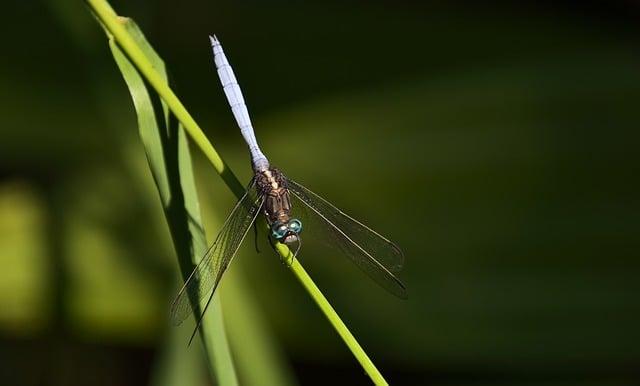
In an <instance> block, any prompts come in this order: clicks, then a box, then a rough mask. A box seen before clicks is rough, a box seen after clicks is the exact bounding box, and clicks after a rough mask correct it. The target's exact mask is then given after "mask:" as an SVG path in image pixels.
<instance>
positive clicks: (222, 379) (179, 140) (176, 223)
mask: <svg viewBox="0 0 640 386" xmlns="http://www.w3.org/2000/svg"><path fill="white" fill-rule="evenodd" d="M119 21H120V22H121V23H122V25H123V27H124V28H126V30H127V31H128V33H129V34H130V35H131V36H132V37H133V39H134V40H135V41H136V43H137V44H138V46H139V47H140V48H141V49H142V51H143V52H144V54H145V56H146V57H147V58H148V59H149V60H150V61H151V63H152V65H153V67H154V68H155V69H156V71H158V73H159V74H161V75H162V76H163V78H164V80H165V81H166V82H168V79H167V76H166V72H165V68H164V63H163V61H162V60H161V59H160V57H159V56H158V55H157V54H156V53H155V51H154V50H153V49H152V48H151V46H150V45H149V43H148V42H147V41H146V39H145V38H144V36H143V35H142V33H141V32H140V30H139V29H138V27H137V26H136V25H135V23H134V22H133V21H132V20H130V19H125V18H120V19H119ZM109 47H110V48H111V52H112V53H113V57H114V59H115V61H116V63H117V64H118V67H119V68H120V71H121V72H122V75H123V77H124V79H125V81H126V83H127V86H128V87H129V91H130V93H131V96H132V99H133V103H134V106H135V110H136V113H137V117H138V129H139V134H140V138H141V140H142V143H143V145H144V149H145V152H146V155H147V160H148V162H149V167H150V169H151V172H152V175H153V178H154V180H155V182H156V185H157V188H158V193H159V195H160V199H161V201H162V206H163V208H164V211H165V216H166V218H167V222H168V224H169V229H170V231H171V235H172V238H173V243H174V246H175V249H176V253H177V255H178V260H179V265H180V269H181V271H182V275H183V277H185V278H186V277H187V276H188V275H189V273H190V272H191V270H192V269H193V267H194V266H195V263H196V262H197V260H198V259H199V258H200V257H201V256H202V255H203V254H204V252H205V251H206V248H207V243H206V238H205V234H204V228H203V226H202V221H201V216H200V205H199V201H198V196H197V193H196V187H195V181H194V177H193V170H192V162H191V154H190V152H189V146H188V142H187V137H186V135H185V133H184V130H183V129H182V127H181V126H180V125H179V123H178V121H177V120H176V119H175V118H174V117H173V116H172V115H171V114H170V113H169V109H168V108H167V106H166V104H165V103H164V102H162V101H161V100H160V99H159V98H157V96H155V95H153V94H152V93H150V92H149V90H148V89H147V87H146V84H145V82H144V80H143V79H142V77H141V76H140V74H139V73H138V71H137V70H136V68H135V67H134V66H133V64H132V63H131V62H130V61H129V59H128V58H127V57H126V55H125V54H124V53H123V52H122V51H121V49H120V48H119V47H118V45H117V44H116V42H115V41H114V39H113V37H111V38H110V39H109ZM211 311H212V312H208V313H207V316H206V317H205V319H204V322H203V326H202V329H201V330H200V331H201V337H202V341H203V343H204V347H205V351H206V352H207V356H208V358H209V363H210V364H211V366H210V367H211V369H212V370H213V371H212V372H213V373H214V375H215V377H216V379H217V380H218V383H219V384H222V385H237V384H238V381H237V377H236V374H235V368H234V364H233V361H232V358H231V353H230V350H229V346H228V344H227V339H226V335H225V333H224V325H223V318H222V314H221V307H220V304H219V300H218V294H216V295H215V299H214V301H213V302H212V304H211ZM185 344H186V342H185Z"/></svg>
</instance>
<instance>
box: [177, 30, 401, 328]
mask: <svg viewBox="0 0 640 386" xmlns="http://www.w3.org/2000/svg"><path fill="white" fill-rule="evenodd" d="M210 39H211V46H212V48H213V56H214V61H215V65H216V68H217V72H218V76H219V78H220V82H221V83H222V88H223V90H224V93H225V95H226V98H227V101H228V102H229V105H230V106H231V110H232V112H233V115H234V117H235V119H236V122H237V124H238V126H239V127H240V132H241V134H242V136H243V137H244V139H245V141H246V143H247V145H248V147H249V152H250V155H251V164H252V167H253V171H254V176H253V178H252V179H251V181H250V182H249V184H248V186H247V188H246V191H245V193H244V195H243V196H242V198H240V200H239V201H238V202H237V204H236V205H235V207H234V208H233V210H232V211H231V213H230V214H229V216H228V217H227V219H226V220H225V222H224V224H223V225H222V228H221V229H220V232H219V233H218V235H217V236H216V238H215V240H214V241H213V243H212V244H211V245H210V247H209V248H208V250H207V252H206V253H205V255H204V256H203V257H202V259H201V260H200V261H199V263H198V264H197V266H196V267H195V268H194V270H193V272H192V273H191V274H190V276H189V277H188V278H187V280H186V281H185V283H184V286H183V287H182V288H181V289H180V291H179V293H178V295H177V297H176V299H175V300H174V302H173V304H172V306H171V319H172V321H173V323H174V324H176V325H179V324H181V323H182V322H183V321H184V320H185V319H186V318H188V317H189V316H190V315H191V314H192V313H193V312H194V308H193V307H192V305H195V304H197V305H201V304H202V303H205V300H206V304H205V305H204V307H199V309H201V310H202V311H201V312H200V315H199V318H198V320H197V324H196V331H197V329H198V327H199V325H200V323H201V321H202V317H203V316H204V313H205V311H206V309H207V307H208V305H209V302H210V301H211V299H212V297H213V293H214V292H215V290H216V288H217V287H218V284H219V283H220V280H221V279H222V277H223V275H224V273H225V271H226V270H227V268H228V267H229V264H230V263H231V261H232V260H233V258H234V256H235V255H236V253H237V251H238V249H239V248H240V245H241V244H242V241H243V240H244V239H245V237H246V235H247V233H248V231H249V229H250V228H251V227H252V226H253V225H254V223H255V222H256V219H257V218H258V216H260V215H261V214H262V215H263V216H264V217H265V219H266V222H267V224H268V225H269V238H270V241H272V245H274V244H273V242H279V243H284V244H286V245H287V246H289V247H290V248H292V250H293V248H295V252H294V254H293V256H294V258H295V256H297V254H298V252H299V250H300V247H301V245H302V230H303V228H304V229H305V233H310V234H312V235H318V237H322V238H324V239H325V240H327V241H328V244H330V245H334V246H337V247H338V248H339V249H340V250H341V251H342V252H343V253H344V254H345V255H346V256H347V257H348V258H349V259H350V260H351V261H352V262H353V263H355V265H356V266H358V267H359V268H360V269H361V270H362V271H363V272H364V273H366V274H367V275H368V276H369V277H371V278H372V279H373V280H374V281H375V282H376V283H378V284H379V285H380V286H382V287H383V288H384V289H386V290H387V291H389V292H390V293H392V294H393V295H396V296H397V297H399V298H402V299H406V298H407V291H406V288H405V286H404V284H402V282H401V281H400V280H399V279H398V278H397V277H396V276H395V273H397V272H398V271H399V270H400V269H401V268H402V266H403V264H404V255H403V253H402V251H401V250H400V248H399V247H398V246H397V245H396V244H394V243H393V242H391V241H389V240H388V239H386V238H385V237H383V236H382V235H380V234H379V233H377V232H375V231H374V230H372V229H371V228H369V227H367V226H366V225H364V224H362V223H361V222H359V221H357V220H355V219H354V218H352V217H350V216H349V215H347V214H346V213H344V212H342V211H341V210H339V209H338V208H336V207H335V206H333V205H332V204H331V203H329V202H328V201H327V200H325V199H324V198H322V197H320V196H319V195H317V194H315V193H313V192H312V191H311V190H309V189H307V188H306V187H304V186H303V185H301V184H299V183H298V182H296V181H294V180H292V179H290V178H288V177H286V176H285V175H284V174H283V173H282V172H281V171H280V170H279V169H277V168H275V167H273V166H271V164H270V163H269V161H268V160H267V157H266V156H265V155H264V153H263V152H262V151H261V150H260V147H259V146H258V142H257V140H256V136H255V133H254V130H253V126H252V124H251V120H250V118H249V112H248V110H247V106H246V104H245V102H244V97H243V95H242V91H241V90H240V86H239V85H238V82H237V80H236V77H235V75H234V73H233V69H232V68H231V66H230V65H229V61H228V60H227V58H226V56H225V54H224V51H223V50H222V45H221V44H220V41H219V40H218V39H217V38H216V37H215V35H214V36H210ZM194 335H195V331H194ZM192 338H193V336H192Z"/></svg>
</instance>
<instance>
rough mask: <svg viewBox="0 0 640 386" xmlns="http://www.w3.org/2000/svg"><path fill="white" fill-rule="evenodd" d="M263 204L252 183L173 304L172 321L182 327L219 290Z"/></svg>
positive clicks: (253, 182)
mask: <svg viewBox="0 0 640 386" xmlns="http://www.w3.org/2000/svg"><path fill="white" fill-rule="evenodd" d="M262 202H263V197H262V196H261V195H259V194H258V193H257V191H256V186H255V180H252V181H251V183H250V184H249V187H248V188H247V191H246V193H245V194H244V196H242V198H241V199H240V200H239V201H238V203H237V204H236V206H235V207H234V208H233V210H232V211H231V214H229V217H227V219H226V221H225V222H224V224H223V225H222V229H221V230H220V233H218V235H217V236H216V239H215V241H214V242H213V244H211V246H210V247H209V249H208V250H207V252H206V253H205V255H204V256H203V257H202V259H201V260H200V262H199V263H198V265H197V266H196V267H195V269H194V270H193V272H192V273H191V275H189V278H187V280H186V281H185V283H184V286H182V288H181V289H180V292H178V295H177V297H176V299H175V300H174V301H173V304H172V305H171V320H172V321H173V323H174V324H175V325H179V324H180V323H182V322H183V321H184V320H185V319H186V318H187V317H189V315H191V313H192V312H193V310H194V308H193V307H198V308H201V307H202V303H203V300H206V299H207V298H208V297H209V296H207V295H210V294H212V293H213V291H215V290H216V288H217V287H218V284H219V283H220V279H221V278H222V275H223V274H224V272H225V271H226V269H227V267H228V266H229V264H230V263H231V260H232V259H233V257H234V256H235V254H236V252H237V251H238V248H239V247H240V244H241V243H242V240H244V238H245V236H246V234H247V231H248V230H249V228H250V227H251V225H252V224H253V222H254V221H255V219H256V216H257V215H258V213H260V208H261V207H262ZM207 304H208V302H207ZM205 308H206V306H205ZM204 311H205V309H202V310H201V311H200V313H201V314H204Z"/></svg>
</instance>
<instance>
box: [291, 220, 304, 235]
mask: <svg viewBox="0 0 640 386" xmlns="http://www.w3.org/2000/svg"><path fill="white" fill-rule="evenodd" d="M289 230H290V231H291V232H294V233H300V232H302V222H301V221H300V220H298V219H297V218H294V219H292V220H290V221H289Z"/></svg>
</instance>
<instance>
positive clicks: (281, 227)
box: [271, 223, 288, 240]
mask: <svg viewBox="0 0 640 386" xmlns="http://www.w3.org/2000/svg"><path fill="white" fill-rule="evenodd" d="M287 231H288V228H287V226H286V225H285V224H281V223H275V224H273V226H272V227H271V234H272V235H273V237H275V238H276V239H278V240H280V239H281V238H283V237H284V236H285V235H286V234H287Z"/></svg>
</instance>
